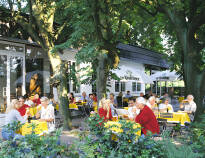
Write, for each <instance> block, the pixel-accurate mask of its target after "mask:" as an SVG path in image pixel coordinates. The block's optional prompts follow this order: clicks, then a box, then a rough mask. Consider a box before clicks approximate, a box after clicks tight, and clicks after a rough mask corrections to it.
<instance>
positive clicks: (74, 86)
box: [73, 84, 80, 93]
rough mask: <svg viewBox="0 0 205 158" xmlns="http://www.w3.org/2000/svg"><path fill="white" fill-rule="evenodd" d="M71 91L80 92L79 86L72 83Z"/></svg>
mask: <svg viewBox="0 0 205 158" xmlns="http://www.w3.org/2000/svg"><path fill="white" fill-rule="evenodd" d="M73 92H75V93H80V86H77V85H76V84H73Z"/></svg>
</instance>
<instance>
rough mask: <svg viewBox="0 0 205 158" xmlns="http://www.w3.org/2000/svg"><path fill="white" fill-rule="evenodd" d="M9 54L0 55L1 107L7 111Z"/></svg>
mask: <svg viewBox="0 0 205 158" xmlns="http://www.w3.org/2000/svg"><path fill="white" fill-rule="evenodd" d="M6 87H7V55H0V109H1V111H5V107H6V102H7V97H6Z"/></svg>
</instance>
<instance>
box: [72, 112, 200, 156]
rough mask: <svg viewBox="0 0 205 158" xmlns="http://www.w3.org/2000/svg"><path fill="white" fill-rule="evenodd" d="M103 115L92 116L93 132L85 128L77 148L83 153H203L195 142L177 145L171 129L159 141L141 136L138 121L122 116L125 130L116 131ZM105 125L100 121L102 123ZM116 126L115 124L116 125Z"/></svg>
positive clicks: (92, 154) (88, 121)
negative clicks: (106, 126) (105, 124)
mask: <svg viewBox="0 0 205 158" xmlns="http://www.w3.org/2000/svg"><path fill="white" fill-rule="evenodd" d="M102 122H103V120H102V119H101V118H100V117H99V115H97V114H96V115H94V116H93V117H90V118H88V120H87V123H88V127H89V130H90V131H89V132H83V133H84V134H82V135H81V141H80V142H77V143H76V146H75V150H77V151H78V153H79V157H82V158H84V157H86V158H96V157H97V158H105V157H106V158H115V157H119V158H135V157H138V158H198V157H202V155H201V154H198V153H195V152H193V147H194V145H188V144H187V141H186V140H183V142H182V143H181V145H176V144H175V143H173V141H172V140H171V139H170V138H167V136H169V135H170V134H169V133H167V134H166V133H165V135H163V138H162V140H158V141H155V140H154V139H153V137H152V136H151V135H150V136H146V137H145V138H141V137H139V138H137V139H136V134H135V133H136V132H137V131H138V130H139V128H134V124H135V123H134V122H127V121H125V120H120V121H119V123H120V124H121V129H122V130H123V132H118V133H115V132H114V133H113V132H112V131H111V130H108V128H105V126H104V122H103V123H102ZM99 123H100V124H101V125H100V124H99ZM115 127H116V126H112V127H111V128H115Z"/></svg>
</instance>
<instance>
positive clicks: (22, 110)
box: [17, 97, 29, 116]
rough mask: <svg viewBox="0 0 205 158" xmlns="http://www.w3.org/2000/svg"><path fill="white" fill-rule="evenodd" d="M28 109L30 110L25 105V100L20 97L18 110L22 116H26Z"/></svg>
mask: <svg viewBox="0 0 205 158" xmlns="http://www.w3.org/2000/svg"><path fill="white" fill-rule="evenodd" d="M27 108H29V106H28V105H26V104H24V98H23V97H19V109H17V110H18V111H19V113H20V114H21V116H24V115H25V114H26V109H27Z"/></svg>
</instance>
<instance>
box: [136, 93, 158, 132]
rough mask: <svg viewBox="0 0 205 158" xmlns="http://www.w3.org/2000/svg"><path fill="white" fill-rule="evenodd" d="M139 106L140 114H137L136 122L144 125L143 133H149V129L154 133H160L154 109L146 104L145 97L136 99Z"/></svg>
mask: <svg viewBox="0 0 205 158" xmlns="http://www.w3.org/2000/svg"><path fill="white" fill-rule="evenodd" d="M136 102H137V108H138V109H140V113H139V115H137V116H136V118H135V122H137V123H139V124H140V125H141V126H142V133H143V134H144V135H147V131H151V132H152V133H153V134H159V125H158V121H157V119H156V117H155V115H154V113H153V111H152V110H151V109H150V108H149V107H148V106H147V105H145V104H146V102H145V100H144V98H142V97H139V98H137V100H136Z"/></svg>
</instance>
